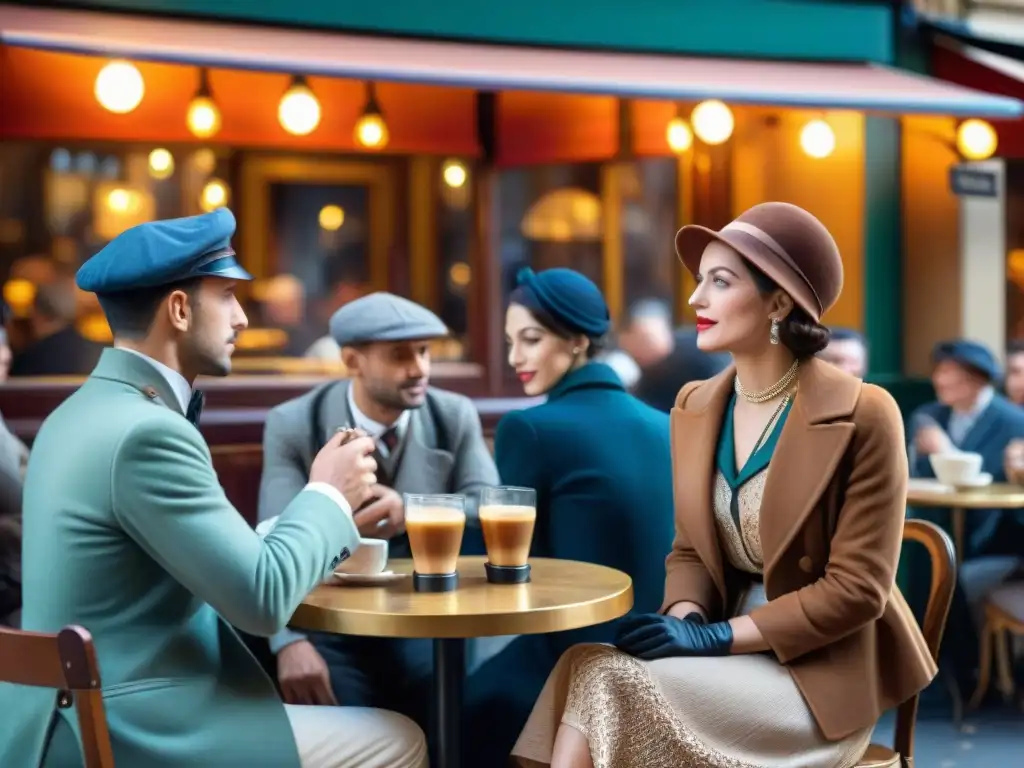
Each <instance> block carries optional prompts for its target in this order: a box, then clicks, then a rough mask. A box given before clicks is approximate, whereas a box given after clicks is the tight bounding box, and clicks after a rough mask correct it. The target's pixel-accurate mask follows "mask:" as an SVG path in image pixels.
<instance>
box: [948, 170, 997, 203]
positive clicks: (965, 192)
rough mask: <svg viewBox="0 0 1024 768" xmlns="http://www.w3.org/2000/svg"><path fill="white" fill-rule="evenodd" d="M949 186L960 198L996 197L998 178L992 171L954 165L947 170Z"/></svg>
mask: <svg viewBox="0 0 1024 768" xmlns="http://www.w3.org/2000/svg"><path fill="white" fill-rule="evenodd" d="M949 186H950V188H951V189H952V190H953V194H955V195H960V196H961V197H997V196H998V195H999V178H998V176H997V175H996V173H995V172H994V171H983V170H980V169H978V168H965V167H964V166H961V165H954V166H953V167H952V168H950V169H949Z"/></svg>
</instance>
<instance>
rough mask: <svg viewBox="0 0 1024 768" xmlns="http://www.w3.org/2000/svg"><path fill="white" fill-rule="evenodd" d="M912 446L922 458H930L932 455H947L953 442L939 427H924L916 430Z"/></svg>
mask: <svg viewBox="0 0 1024 768" xmlns="http://www.w3.org/2000/svg"><path fill="white" fill-rule="evenodd" d="M914 446H915V447H916V448H917V452H918V453H920V454H921V455H922V456H931V455H932V454H933V453H947V452H949V451H951V450H952V449H953V441H952V440H950V439H949V435H947V434H946V432H945V431H944V430H943V429H942V427H939V426H934V425H933V426H925V427H921V428H920V429H919V430H917V434H916V435H915V436H914Z"/></svg>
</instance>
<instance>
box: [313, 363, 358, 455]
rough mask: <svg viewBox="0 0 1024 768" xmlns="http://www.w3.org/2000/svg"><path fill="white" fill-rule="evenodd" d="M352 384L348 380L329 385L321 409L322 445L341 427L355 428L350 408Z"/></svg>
mask: <svg viewBox="0 0 1024 768" xmlns="http://www.w3.org/2000/svg"><path fill="white" fill-rule="evenodd" d="M350 386H351V382H349V381H348V380H347V379H344V380H342V381H339V382H336V383H334V384H328V385H327V387H328V389H327V392H326V393H325V394H324V399H323V404H322V405H321V407H320V421H319V428H320V434H319V435H318V436H317V438H318V440H319V442H320V444H321V445H323V444H324V443H326V442H327V440H329V439H330V437H331V435H333V434H334V433H335V432H336V431H337V430H338V429H339V428H340V427H354V426H355V424H354V423H353V420H352V412H351V411H350V410H349V407H348V388H349V387H350Z"/></svg>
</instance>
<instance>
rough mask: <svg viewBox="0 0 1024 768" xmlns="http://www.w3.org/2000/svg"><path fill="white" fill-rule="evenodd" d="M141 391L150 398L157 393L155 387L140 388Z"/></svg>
mask: <svg viewBox="0 0 1024 768" xmlns="http://www.w3.org/2000/svg"><path fill="white" fill-rule="evenodd" d="M142 393H143V394H144V395H145V396H146V397H148V398H149V399H150V400H152V399H153V398H155V397H156V396H157V394H158V393H157V391H156V387H146V388H145V389H143V390H142Z"/></svg>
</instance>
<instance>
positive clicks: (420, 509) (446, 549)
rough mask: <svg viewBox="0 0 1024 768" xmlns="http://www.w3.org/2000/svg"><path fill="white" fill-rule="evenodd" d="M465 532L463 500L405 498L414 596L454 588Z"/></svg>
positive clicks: (452, 497)
mask: <svg viewBox="0 0 1024 768" xmlns="http://www.w3.org/2000/svg"><path fill="white" fill-rule="evenodd" d="M465 530H466V499H465V497H463V496H458V495H451V494H437V495H425V494H411V493H407V494H405V531H406V533H407V534H408V536H409V548H410V549H411V550H412V567H413V574H412V575H413V588H414V589H415V590H416V591H417V592H450V591H451V590H453V589H455V588H456V587H458V585H459V573H458V563H459V551H460V550H461V549H462V535H463V533H464V532H465Z"/></svg>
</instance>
